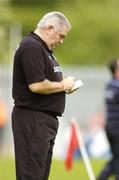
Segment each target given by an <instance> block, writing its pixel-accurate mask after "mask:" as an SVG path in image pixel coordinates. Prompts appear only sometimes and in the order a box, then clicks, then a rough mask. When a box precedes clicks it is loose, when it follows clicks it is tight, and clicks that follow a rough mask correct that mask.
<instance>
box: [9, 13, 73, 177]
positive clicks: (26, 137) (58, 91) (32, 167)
mask: <svg viewBox="0 0 119 180" xmlns="http://www.w3.org/2000/svg"><path fill="white" fill-rule="evenodd" d="M70 29H71V25H70V22H69V20H68V19H67V18H66V16H65V15H64V14H62V13H60V12H50V13H48V14H46V15H45V16H44V17H43V18H42V19H41V20H40V22H39V23H38V25H37V28H36V29H35V31H34V32H30V33H29V34H28V35H27V36H26V37H24V38H23V40H22V42H21V43H20V45H19V46H18V48H17V50H16V53H15V57H14V67H13V99H14V104H15V105H14V108H13V112H12V130H13V136H14V147H15V160H16V178H17V180H48V176H49V172H50V166H51V160H52V151H53V145H54V140H55V137H56V134H57V129H58V116H62V113H63V112H64V108H65V94H66V92H70V91H71V90H72V88H73V86H74V77H70V76H67V77H65V78H63V77H62V71H61V68H60V66H59V64H58V62H57V60H56V58H55V56H54V54H53V51H52V50H53V49H54V48H55V47H56V46H57V45H58V44H62V43H63V41H64V38H65V37H66V36H67V34H68V32H69V31H70Z"/></svg>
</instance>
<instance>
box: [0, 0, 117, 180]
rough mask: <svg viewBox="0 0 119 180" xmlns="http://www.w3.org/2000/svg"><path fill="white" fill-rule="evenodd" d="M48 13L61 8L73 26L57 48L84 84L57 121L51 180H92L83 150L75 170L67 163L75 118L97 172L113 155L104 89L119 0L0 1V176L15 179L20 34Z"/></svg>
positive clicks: (114, 48)
mask: <svg viewBox="0 0 119 180" xmlns="http://www.w3.org/2000/svg"><path fill="white" fill-rule="evenodd" d="M50 11H61V12H63V13H64V14H65V15H66V16H67V17H68V18H69V20H70V22H71V25H72V30H71V32H70V33H69V35H68V36H67V38H66V39H65V41H64V45H63V46H61V47H60V46H59V47H58V48H57V49H56V50H55V54H56V57H57V59H58V61H59V63H60V64H61V66H62V68H63V72H64V76H65V75H72V76H74V77H76V78H77V79H81V80H82V81H83V83H84V86H83V87H82V88H81V89H80V90H79V91H77V92H75V93H74V94H70V95H67V99H66V109H65V113H64V115H63V117H62V118H60V119H59V121H60V127H59V133H58V135H57V138H56V143H55V148H54V157H53V165H52V171H51V176H50V180H78V179H83V180H88V179H89V178H88V175H87V173H86V169H85V166H84V164H83V160H82V158H81V155H80V152H77V153H76V155H75V160H76V161H75V163H74V166H75V167H74V169H73V170H72V172H66V170H65V167H64V164H63V162H64V160H65V156H66V150H67V144H68V141H69V128H70V121H71V119H72V118H76V119H77V121H78V122H79V126H80V128H81V132H82V135H83V139H84V143H85V147H86V150H87V152H88V155H89V157H90V158H91V164H92V168H93V170H94V173H95V175H97V174H98V173H99V172H100V170H101V168H102V166H103V165H104V164H105V162H106V161H107V159H108V158H110V156H111V153H110V147H109V144H108V142H107V139H106V135H105V132H104V129H103V127H104V123H105V107H104V88H105V84H106V82H107V81H108V80H109V79H110V74H109V72H108V69H107V63H108V62H109V60H110V59H111V58H112V57H116V56H119V1H118V0H100V1H99V0H65V1H64V0H0V180H15V172H14V171H15V170H14V168H15V167H14V149H13V137H12V132H11V118H10V115H11V111H12V107H13V100H12V96H11V86H12V65H13V56H14V52H15V49H16V47H17V45H18V43H19V42H20V40H21V39H22V37H23V36H24V35H26V34H27V33H28V32H29V31H31V30H34V29H35V27H36V25H37V23H38V21H39V20H40V18H41V17H42V16H43V15H44V14H45V13H47V12H50ZM6 168H8V170H7V174H6V173H5V172H6ZM59 172H62V173H60V176H59V175H58V174H59Z"/></svg>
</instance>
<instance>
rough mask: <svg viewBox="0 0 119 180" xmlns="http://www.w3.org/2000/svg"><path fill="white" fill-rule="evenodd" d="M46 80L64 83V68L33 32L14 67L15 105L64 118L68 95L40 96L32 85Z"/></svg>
mask: <svg viewBox="0 0 119 180" xmlns="http://www.w3.org/2000/svg"><path fill="white" fill-rule="evenodd" d="M45 79H48V80H50V81H56V82H59V81H61V80H62V72H61V68H60V66H59V65H58V63H57V61H56V59H55V57H54V55H53V52H52V51H51V50H49V49H48V46H47V45H46V43H45V42H44V41H43V40H42V39H41V38H40V37H39V36H37V35H36V34H35V33H33V32H31V33H29V34H28V35H27V36H26V37H25V38H24V39H23V40H22V42H21V43H20V45H19V46H18V48H17V50H16V53H15V57H14V67H13V99H14V103H15V106H17V107H22V108H28V109H31V110H36V111H49V112H54V113H57V114H58V115H61V114H62V113H63V112H64V107H65V92H60V93H54V94H50V95H43V94H36V93H33V92H31V91H30V90H29V88H28V85H29V84H31V83H35V82H41V81H43V80H45Z"/></svg>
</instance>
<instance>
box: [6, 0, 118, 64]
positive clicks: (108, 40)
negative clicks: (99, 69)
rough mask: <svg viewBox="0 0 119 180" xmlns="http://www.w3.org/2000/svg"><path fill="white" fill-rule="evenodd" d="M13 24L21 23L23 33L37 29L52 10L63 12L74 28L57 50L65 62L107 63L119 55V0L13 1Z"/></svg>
mask: <svg viewBox="0 0 119 180" xmlns="http://www.w3.org/2000/svg"><path fill="white" fill-rule="evenodd" d="M11 4H12V5H9V8H10V12H11V13H12V15H13V18H12V20H11V23H13V22H17V23H20V24H21V25H22V27H23V34H22V35H23V36H24V35H26V34H27V33H28V32H29V31H30V30H34V29H35V27H36V25H37V22H38V21H39V20H40V18H41V17H42V16H43V15H44V14H45V13H47V12H49V11H61V12H63V13H64V14H65V15H66V16H67V17H68V18H69V20H70V22H71V25H72V30H71V32H70V33H69V35H68V36H67V38H66V39H65V41H64V44H63V45H62V46H61V47H60V46H59V47H58V48H57V49H56V50H55V54H56V56H57V58H58V60H59V62H60V63H62V64H80V65H81V64H82V65H104V64H106V63H107V61H108V60H109V59H111V58H112V57H114V56H119V35H118V33H119V1H118V0H100V1H99V0H80V1H79V0H68V1H64V0H20V1H19V0H11Z"/></svg>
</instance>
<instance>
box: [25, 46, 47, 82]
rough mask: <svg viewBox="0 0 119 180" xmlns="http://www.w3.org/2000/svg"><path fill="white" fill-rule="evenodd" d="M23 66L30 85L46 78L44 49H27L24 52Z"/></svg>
mask: <svg viewBox="0 0 119 180" xmlns="http://www.w3.org/2000/svg"><path fill="white" fill-rule="evenodd" d="M22 66H23V71H24V74H25V77H26V80H27V84H28V85H29V84H31V83H35V82H41V81H43V80H44V79H45V57H44V54H43V50H42V49H40V48H35V47H32V48H28V49H25V50H24V51H23V52H22Z"/></svg>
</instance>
